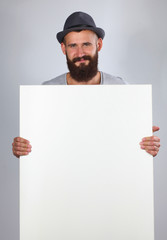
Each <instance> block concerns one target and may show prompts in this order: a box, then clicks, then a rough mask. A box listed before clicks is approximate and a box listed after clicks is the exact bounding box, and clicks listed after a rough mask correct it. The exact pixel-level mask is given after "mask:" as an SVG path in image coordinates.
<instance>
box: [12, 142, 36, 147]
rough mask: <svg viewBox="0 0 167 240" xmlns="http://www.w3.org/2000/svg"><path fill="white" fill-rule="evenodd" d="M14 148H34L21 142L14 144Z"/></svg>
mask: <svg viewBox="0 0 167 240" xmlns="http://www.w3.org/2000/svg"><path fill="white" fill-rule="evenodd" d="M12 145H13V147H22V148H32V146H31V145H30V144H26V143H21V142H14V143H12Z"/></svg>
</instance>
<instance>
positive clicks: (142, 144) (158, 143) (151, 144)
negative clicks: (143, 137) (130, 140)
mask: <svg viewBox="0 0 167 240" xmlns="http://www.w3.org/2000/svg"><path fill="white" fill-rule="evenodd" d="M140 146H155V147H158V148H159V147H160V146H161V145H160V142H154V141H145V142H140Z"/></svg>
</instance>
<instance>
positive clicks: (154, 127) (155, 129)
mask: <svg viewBox="0 0 167 240" xmlns="http://www.w3.org/2000/svg"><path fill="white" fill-rule="evenodd" d="M159 129H160V128H159V127H158V126H153V127H152V130H153V132H156V131H159Z"/></svg>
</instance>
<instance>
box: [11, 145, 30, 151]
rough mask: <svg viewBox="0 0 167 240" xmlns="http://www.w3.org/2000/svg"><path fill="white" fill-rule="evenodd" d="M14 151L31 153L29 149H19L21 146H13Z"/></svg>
mask: <svg viewBox="0 0 167 240" xmlns="http://www.w3.org/2000/svg"><path fill="white" fill-rule="evenodd" d="M13 150H14V151H21V152H31V148H29V147H27V148H24V147H21V146H13Z"/></svg>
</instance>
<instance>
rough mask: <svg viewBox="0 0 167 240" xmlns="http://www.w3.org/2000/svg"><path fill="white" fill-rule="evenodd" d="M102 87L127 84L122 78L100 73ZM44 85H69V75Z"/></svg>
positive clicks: (61, 76)
mask: <svg viewBox="0 0 167 240" xmlns="http://www.w3.org/2000/svg"><path fill="white" fill-rule="evenodd" d="M100 74H101V82H100V84H102V85H110V84H127V83H126V82H125V81H124V80H123V79H122V78H120V77H115V76H112V75H110V74H108V73H104V72H100ZM43 85H67V73H64V74H62V75H60V76H58V77H56V78H53V79H51V80H49V81H46V82H44V83H43Z"/></svg>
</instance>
